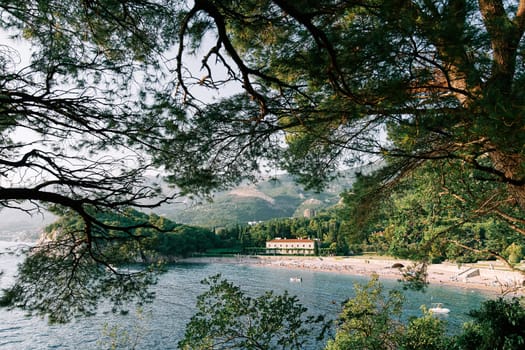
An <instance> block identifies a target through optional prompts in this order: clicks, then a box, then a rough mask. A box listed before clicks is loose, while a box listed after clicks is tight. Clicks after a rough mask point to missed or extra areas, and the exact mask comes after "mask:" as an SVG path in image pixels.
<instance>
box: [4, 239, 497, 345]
mask: <svg viewBox="0 0 525 350" xmlns="http://www.w3.org/2000/svg"><path fill="white" fill-rule="evenodd" d="M0 247H1V246H0ZM0 252H1V250H0ZM19 260H20V257H17V256H16V255H8V254H5V253H4V254H0V269H2V270H4V271H6V272H5V273H4V275H3V276H2V277H1V278H2V279H0V286H4V287H5V286H6V284H8V283H9V281H10V277H9V274H10V273H11V272H13V271H14V268H15V266H16V262H17V261H19ZM217 273H221V274H222V276H223V277H225V278H226V279H228V280H230V281H231V282H234V283H235V284H237V285H240V286H241V287H242V288H243V289H244V290H246V291H247V292H248V293H249V294H253V295H258V294H261V293H262V292H263V291H265V290H269V289H273V290H274V291H275V292H283V291H284V290H288V291H289V292H290V293H291V294H294V295H297V296H298V298H299V299H300V301H301V302H302V303H303V304H304V305H305V306H306V307H308V309H309V310H310V311H311V312H312V313H314V314H318V313H322V314H325V315H327V316H328V317H330V318H336V317H337V314H338V313H339V312H340V305H341V303H342V302H343V301H344V300H345V299H347V298H349V297H352V296H353V284H354V283H355V282H365V281H366V280H367V279H366V278H363V277H355V276H349V275H341V274H337V273H327V272H311V271H300V272H298V271H297V270H295V271H289V270H285V269H275V268H269V267H261V266H242V265H229V264H181V265H174V266H171V267H170V268H169V270H168V272H167V273H166V274H164V275H162V277H161V279H160V282H159V284H158V285H157V286H155V290H156V293H157V298H156V300H155V302H154V303H153V304H151V305H149V306H147V307H146V308H145V310H144V311H143V313H142V314H141V315H140V317H139V319H138V320H137V314H136V312H134V310H131V311H130V313H129V314H128V315H113V314H111V313H101V314H100V315H97V316H93V317H89V318H83V319H80V320H77V321H73V322H72V323H70V324H66V325H54V326H49V325H48V324H47V323H46V322H45V321H44V320H42V319H39V318H31V317H26V316H25V315H24V313H23V312H21V311H18V310H15V311H7V310H4V309H0V350H6V349H18V350H19V349H75V350H80V349H102V348H104V346H103V345H102V344H108V343H107V341H108V340H107V339H103V338H102V335H103V328H104V325H107V326H108V327H112V326H117V327H118V329H119V330H120V331H121V332H120V333H121V334H122V333H123V332H122V331H127V332H128V334H129V335H130V338H132V339H137V341H138V346H137V349H176V348H177V342H178V341H179V339H180V338H181V337H182V336H183V334H184V328H185V325H186V323H187V322H188V321H189V319H190V317H191V316H192V314H193V313H194V311H195V302H196V297H197V295H199V294H200V293H202V292H203V291H204V290H205V289H206V288H205V286H203V285H201V283H200V281H201V280H202V279H203V278H205V277H208V276H210V275H214V274H217ZM298 273H300V275H301V277H302V279H303V281H302V283H290V277H291V276H296V275H297V274H298ZM383 283H384V284H385V286H386V287H387V288H396V287H397V288H399V285H398V284H397V283H396V282H395V281H388V280H384V281H383ZM406 298H407V302H406V304H405V309H404V315H405V317H409V316H411V315H416V316H419V315H421V310H420V307H421V305H427V306H428V305H430V303H431V302H436V301H439V302H444V303H445V305H446V307H448V308H450V309H451V310H452V311H451V313H450V314H449V315H448V316H446V320H447V322H448V324H449V329H450V330H454V329H459V326H460V325H461V324H462V323H463V322H464V321H466V320H468V316H467V315H466V313H467V312H468V311H469V310H470V309H472V308H477V307H478V305H479V303H480V302H482V301H483V300H486V299H487V298H489V295H488V294H482V293H480V292H476V291H471V290H462V289H453V288H444V287H432V286H431V287H430V288H429V290H428V291H427V292H426V293H419V292H407V293H406ZM101 342H102V343H101ZM106 348H107V347H106ZM310 348H311V349H318V348H322V344H313V345H311V347H310Z"/></svg>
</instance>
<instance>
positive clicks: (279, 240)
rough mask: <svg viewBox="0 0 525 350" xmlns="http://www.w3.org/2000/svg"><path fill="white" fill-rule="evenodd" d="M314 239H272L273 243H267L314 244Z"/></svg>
mask: <svg viewBox="0 0 525 350" xmlns="http://www.w3.org/2000/svg"><path fill="white" fill-rule="evenodd" d="M313 241H314V240H313V239H305V238H291V239H286V238H282V239H272V240H271V241H266V242H267V243H312V242H313Z"/></svg>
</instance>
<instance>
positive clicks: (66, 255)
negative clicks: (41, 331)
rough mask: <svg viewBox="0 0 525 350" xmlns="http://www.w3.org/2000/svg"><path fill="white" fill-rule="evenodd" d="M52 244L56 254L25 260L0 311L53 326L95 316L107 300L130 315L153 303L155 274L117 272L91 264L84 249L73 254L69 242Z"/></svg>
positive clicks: (46, 251) (42, 253)
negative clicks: (131, 309)
mask: <svg viewBox="0 0 525 350" xmlns="http://www.w3.org/2000/svg"><path fill="white" fill-rule="evenodd" d="M53 244H56V245H57V246H55V247H53V248H56V249H54V250H52V248H51V247H40V248H39V249H41V250H38V251H34V252H32V253H31V254H30V255H29V256H28V257H27V258H26V260H25V261H24V263H23V264H22V265H21V266H20V267H19V274H18V278H17V280H16V282H15V284H14V285H13V286H10V287H9V288H8V289H7V290H4V291H3V295H2V298H1V301H0V305H2V306H4V307H5V306H7V307H19V308H22V309H24V310H25V311H27V312H28V313H29V314H35V315H38V316H46V315H47V317H48V321H49V322H50V323H63V322H68V321H69V320H70V319H71V318H73V317H81V316H89V315H93V314H95V313H96V311H97V307H98V305H99V303H100V301H101V300H108V301H109V302H110V305H112V311H113V312H121V311H126V310H127V307H128V305H129V303H130V302H133V301H135V302H136V303H138V304H141V303H147V302H151V301H152V300H153V297H154V293H153V292H152V291H151V290H150V287H151V285H152V284H154V283H155V281H156V274H155V273H153V272H154V271H153V270H151V269H143V270H139V271H137V272H131V273H129V272H125V271H121V272H119V271H115V270H113V269H111V268H108V267H106V266H103V265H102V264H100V263H99V262H98V261H97V260H96V259H93V257H92V256H91V255H90V252H89V250H88V249H87V247H86V246H85V245H81V246H79V247H76V248H75V249H74V251H70V250H69V248H71V246H72V242H70V241H69V242H68V241H65V240H61V241H56V242H54V243H53ZM50 252H54V254H53V255H50V254H49V253H50ZM72 266H73V269H72Z"/></svg>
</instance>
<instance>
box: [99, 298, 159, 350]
mask: <svg viewBox="0 0 525 350" xmlns="http://www.w3.org/2000/svg"><path fill="white" fill-rule="evenodd" d="M133 316H134V318H133V326H132V327H131V328H130V329H126V328H125V327H122V326H120V325H118V324H113V325H110V324H109V323H105V324H104V327H103V329H102V339H99V340H98V341H97V346H98V347H99V348H102V349H107V350H118V349H123V350H135V349H137V347H138V346H139V344H140V341H141V339H142V338H143V337H144V335H145V334H146V333H147V328H146V327H145V323H146V321H149V320H148V319H149V318H151V317H150V316H151V315H149V314H148V315H146V314H145V313H144V310H143V309H142V308H141V307H138V308H137V309H136V311H135V313H134V315H133Z"/></svg>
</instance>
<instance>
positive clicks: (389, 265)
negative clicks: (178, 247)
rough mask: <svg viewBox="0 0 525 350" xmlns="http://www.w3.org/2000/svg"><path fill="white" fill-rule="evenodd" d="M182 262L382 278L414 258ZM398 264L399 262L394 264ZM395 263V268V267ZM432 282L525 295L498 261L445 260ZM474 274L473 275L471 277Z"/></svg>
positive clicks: (521, 278)
mask: <svg viewBox="0 0 525 350" xmlns="http://www.w3.org/2000/svg"><path fill="white" fill-rule="evenodd" d="M178 262H181V263H207V264H215V263H218V264H219V263H222V264H241V265H250V266H265V267H272V268H281V269H289V270H309V271H319V272H327V273H341V274H348V275H355V276H371V275H372V274H377V275H378V276H379V278H380V279H395V280H398V279H400V278H401V277H402V274H401V271H400V269H399V268H396V267H395V266H399V264H401V265H402V266H404V267H408V266H411V265H412V264H413V262H412V261H409V260H403V259H395V258H389V257H378V256H352V257H317V256H315V257H314V256H264V255H258V256H245V255H243V256H237V257H191V258H185V259H181V260H179V261H178ZM394 264H396V265H394ZM393 266H394V267H393ZM427 273H428V282H429V284H430V285H442V286H450V287H456V288H463V289H472V290H478V291H483V292H486V293H489V294H494V295H495V296H498V295H500V296H502V295H512V296H522V295H525V291H524V290H523V288H520V287H523V286H524V282H525V275H523V274H521V273H519V272H516V271H511V270H510V269H509V268H508V267H506V266H504V265H503V263H501V262H498V261H481V262H477V263H469V264H455V263H449V262H443V263H440V264H431V265H429V266H428V268H427ZM469 275H470V276H469Z"/></svg>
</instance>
